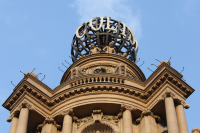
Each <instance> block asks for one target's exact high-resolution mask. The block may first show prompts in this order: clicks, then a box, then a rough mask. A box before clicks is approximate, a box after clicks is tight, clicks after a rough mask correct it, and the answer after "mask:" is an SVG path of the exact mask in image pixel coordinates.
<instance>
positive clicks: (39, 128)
mask: <svg viewBox="0 0 200 133" xmlns="http://www.w3.org/2000/svg"><path fill="white" fill-rule="evenodd" d="M45 124H53V125H55V126H56V127H57V129H60V128H61V126H60V125H58V124H56V121H55V120H54V119H53V118H52V117H46V118H45V120H44V121H43V123H42V124H39V125H38V127H37V131H38V132H40V131H41V129H42V127H43V126H44V125H45Z"/></svg>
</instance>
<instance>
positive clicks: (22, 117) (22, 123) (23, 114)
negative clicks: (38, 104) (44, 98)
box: [16, 108, 29, 133]
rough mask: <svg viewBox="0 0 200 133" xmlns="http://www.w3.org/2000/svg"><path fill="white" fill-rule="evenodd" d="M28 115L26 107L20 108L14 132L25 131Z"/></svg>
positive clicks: (23, 132)
mask: <svg viewBox="0 0 200 133" xmlns="http://www.w3.org/2000/svg"><path fill="white" fill-rule="evenodd" d="M28 115H29V110H28V108H22V109H21V110H20V114H19V121H18V124H17V130H16V133H26V130H27V124H28Z"/></svg>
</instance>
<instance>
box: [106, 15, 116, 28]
mask: <svg viewBox="0 0 200 133" xmlns="http://www.w3.org/2000/svg"><path fill="white" fill-rule="evenodd" d="M105 29H106V30H112V31H116V30H117V26H116V27H115V29H112V28H110V17H107V27H106V28H105Z"/></svg>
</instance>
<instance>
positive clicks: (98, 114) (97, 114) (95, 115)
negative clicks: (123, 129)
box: [92, 110, 103, 122]
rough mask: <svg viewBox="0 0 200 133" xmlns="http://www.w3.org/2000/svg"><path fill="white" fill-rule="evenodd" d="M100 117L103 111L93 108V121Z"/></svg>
mask: <svg viewBox="0 0 200 133" xmlns="http://www.w3.org/2000/svg"><path fill="white" fill-rule="evenodd" d="M102 117H103V113H102V112H101V110H93V113H92V118H93V120H94V122H100V121H101V118H102Z"/></svg>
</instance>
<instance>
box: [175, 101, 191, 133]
mask: <svg viewBox="0 0 200 133" xmlns="http://www.w3.org/2000/svg"><path fill="white" fill-rule="evenodd" d="M176 115H177V120H178V128H179V131H180V133H189V132H188V126H187V121H186V117H185V111H184V107H183V105H182V104H180V105H178V106H176Z"/></svg>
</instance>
